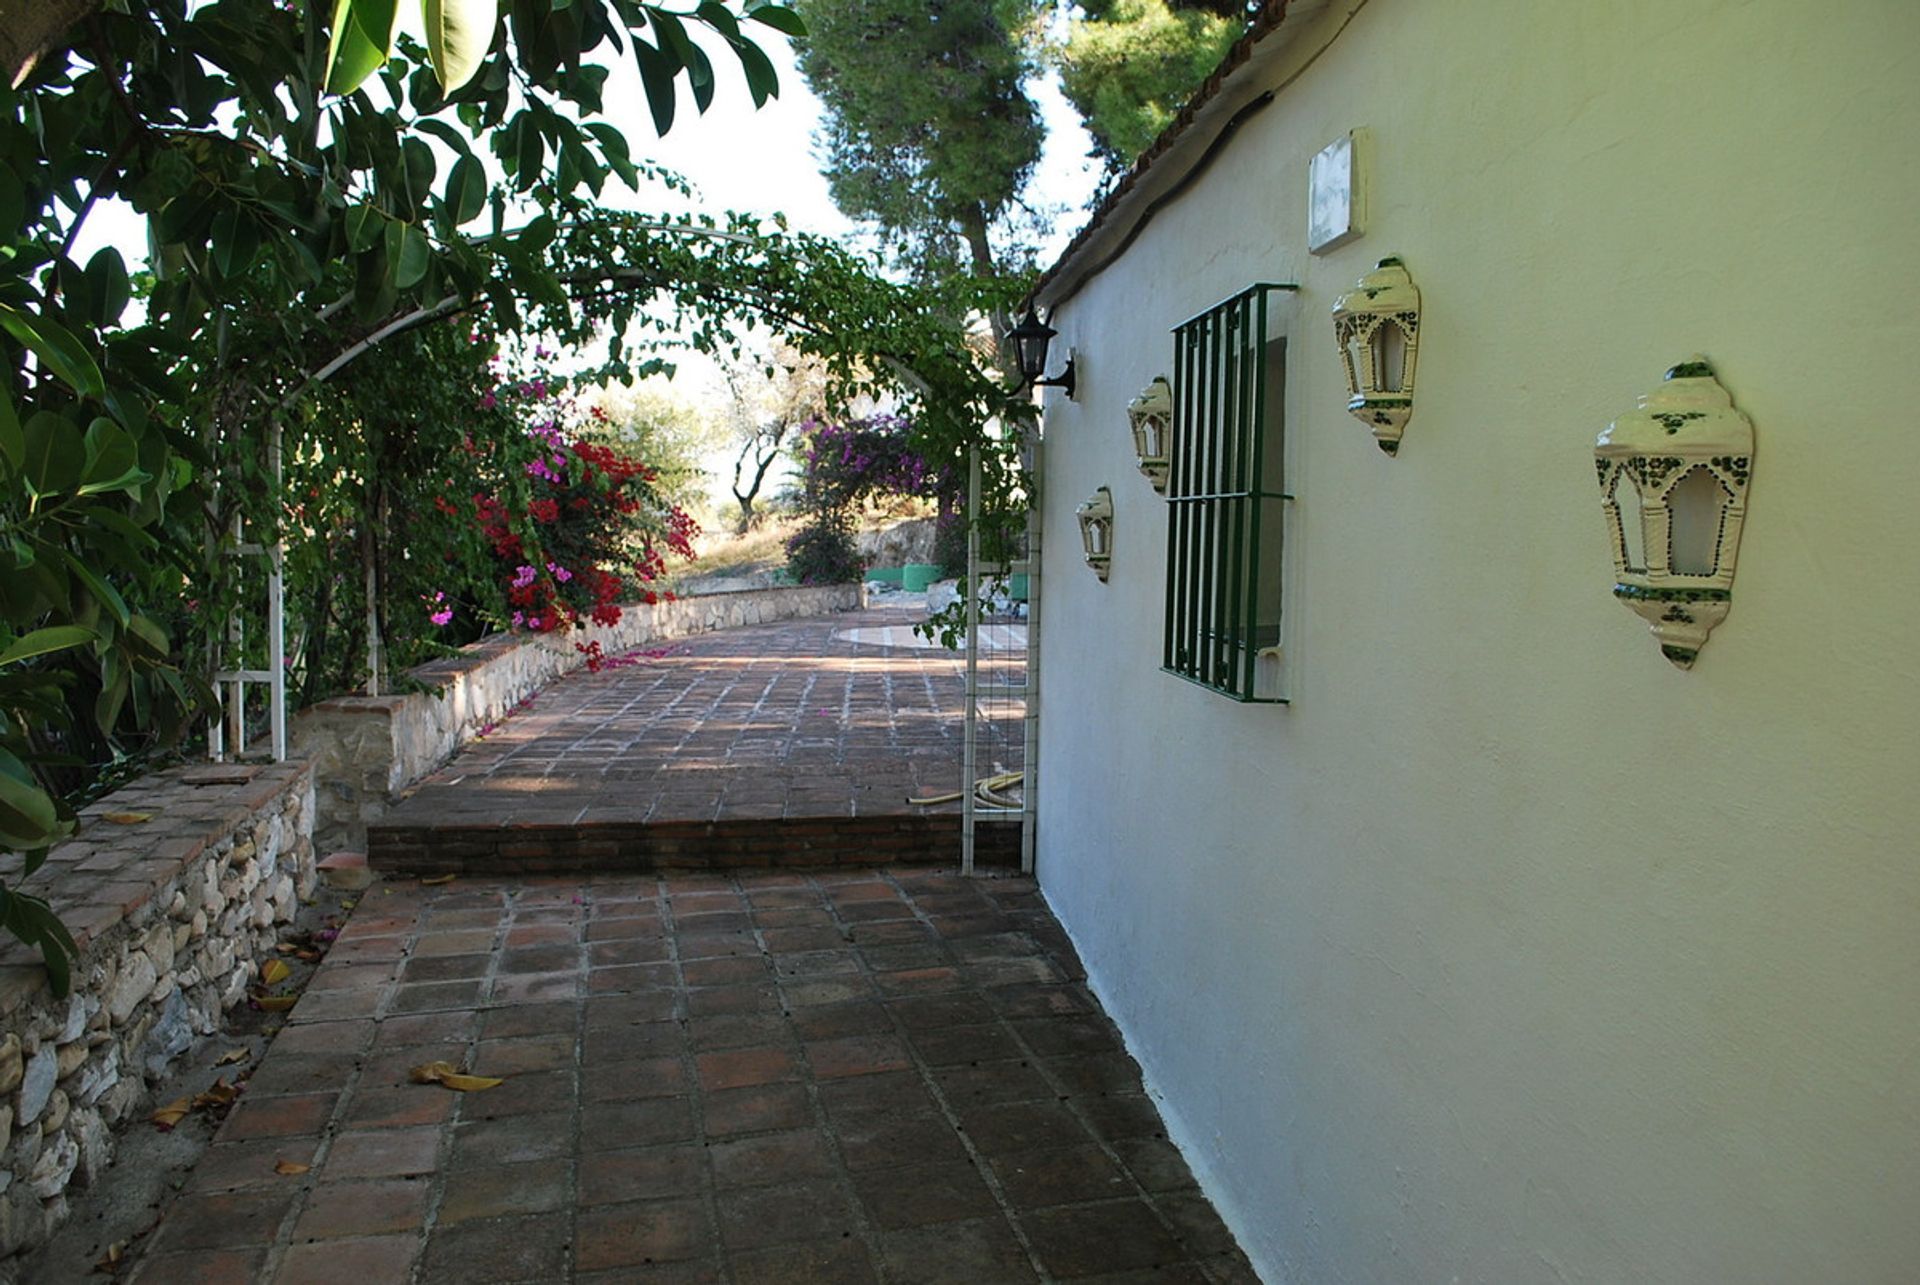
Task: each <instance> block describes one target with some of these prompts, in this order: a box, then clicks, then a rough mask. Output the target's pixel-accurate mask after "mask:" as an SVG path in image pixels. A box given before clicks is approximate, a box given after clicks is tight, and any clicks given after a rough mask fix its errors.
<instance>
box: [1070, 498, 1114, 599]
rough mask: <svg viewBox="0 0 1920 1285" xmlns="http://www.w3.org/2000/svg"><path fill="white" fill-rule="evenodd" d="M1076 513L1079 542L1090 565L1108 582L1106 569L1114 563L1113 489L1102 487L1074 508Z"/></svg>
mask: <svg viewBox="0 0 1920 1285" xmlns="http://www.w3.org/2000/svg"><path fill="white" fill-rule="evenodd" d="M1074 516H1075V517H1076V518H1078V519H1079V520H1080V544H1081V547H1082V549H1083V551H1084V552H1085V554H1086V558H1087V565H1088V566H1090V567H1092V568H1093V574H1095V575H1096V576H1099V577H1100V579H1101V582H1102V583H1105V581H1106V578H1107V568H1108V567H1109V566H1110V565H1112V562H1113V492H1111V491H1109V490H1108V489H1107V488H1106V487H1104V486H1103V487H1101V488H1100V489H1099V490H1097V491H1095V492H1094V493H1093V494H1092V495H1090V496H1088V497H1087V498H1086V500H1085V501H1083V502H1082V503H1081V505H1080V507H1079V508H1078V509H1076V510H1074Z"/></svg>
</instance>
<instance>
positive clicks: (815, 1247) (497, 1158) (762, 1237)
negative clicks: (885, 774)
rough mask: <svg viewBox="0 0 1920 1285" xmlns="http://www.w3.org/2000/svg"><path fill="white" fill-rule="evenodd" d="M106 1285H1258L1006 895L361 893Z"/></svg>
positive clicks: (1037, 917)
mask: <svg viewBox="0 0 1920 1285" xmlns="http://www.w3.org/2000/svg"><path fill="white" fill-rule="evenodd" d="M435 1060H446V1061H449V1062H453V1063H455V1064H456V1065H458V1066H461V1067H464V1068H466V1069H469V1070H472V1071H474V1072H476V1073H479V1074H484V1075H493V1076H502V1077H505V1082H504V1083H503V1084H501V1085H500V1086H499V1087H497V1088H493V1089H489V1090H486V1091H482V1092H477V1093H468V1094H461V1093H455V1092H452V1091H449V1090H447V1089H444V1088H441V1087H438V1086H434V1085H416V1084H412V1083H409V1081H408V1069H409V1068H411V1067H414V1066H416V1065H419V1064H422V1063H425V1062H430V1061H435ZM282 1161H285V1162H290V1164H291V1166H301V1165H305V1166H310V1168H308V1169H306V1170H305V1171H303V1172H295V1173H281V1172H278V1171H277V1170H276V1165H278V1164H279V1163H280V1162H282ZM131 1278H132V1279H134V1280H137V1281H141V1282H145V1283H147V1285H162V1283H164V1285H182V1283H184V1282H193V1281H210V1280H223V1281H224V1280H231V1281H275V1282H280V1283H282V1285H286V1283H288V1282H296V1281H315V1282H326V1283H327V1285H335V1283H337V1282H339V1281H343V1280H348V1281H364V1282H369V1283H371V1285H377V1283H383V1282H403V1281H415V1282H423V1283H424V1282H448V1283H449V1285H456V1283H457V1285H485V1283H486V1282H508V1281H515V1282H518V1281H526V1282H543V1283H544V1282H558V1281H582V1282H584V1281H620V1282H654V1281H662V1282H664V1281H674V1282H687V1281H736V1282H781V1283H790V1282H812V1281H823V1282H824V1281H833V1282H838V1281H874V1280H889V1281H903V1282H914V1283H915V1285H931V1283H934V1282H967V1283H975V1282H978V1283H984V1285H997V1283H999V1282H1017V1281H1034V1280H1052V1279H1075V1280H1080V1279H1090V1280H1100V1281H1113V1282H1119V1281H1169V1282H1172V1281H1249V1280H1252V1279H1253V1276H1252V1274H1251V1272H1250V1271H1249V1269H1248V1267H1247V1265H1246V1262H1245V1260H1244V1259H1243V1258H1242V1257H1241V1256H1240V1255H1239V1253H1238V1251H1237V1250H1236V1249H1235V1247H1234V1244H1233V1241H1232V1238H1231V1236H1230V1235H1229V1234H1228V1232H1227V1231H1226V1229H1225V1228H1224V1226H1223V1225H1222V1224H1221V1223H1220V1221H1219V1220H1218V1218H1217V1217H1216V1216H1215V1215H1214V1213H1213V1211H1212V1209H1211V1207H1210V1206H1209V1204H1208V1202H1207V1201H1206V1199H1205V1198H1204V1197H1203V1196H1202V1195H1201V1194H1200V1193H1199V1191H1198V1190H1197V1188H1196V1187H1195V1186H1194V1183H1193V1180H1192V1178H1191V1176H1190V1175H1189V1173H1188V1170H1187V1168H1186V1166H1185V1164H1184V1163H1183V1162H1182V1160H1181V1158H1180V1156H1179V1154H1178V1152H1177V1151H1175V1149H1174V1148H1173V1147H1172V1146H1171V1145H1169V1144H1168V1142H1167V1141H1166V1140H1165V1138H1164V1136H1163V1134H1162V1129H1161V1122H1160V1119H1159V1117H1158V1115H1157V1114H1156V1112H1155V1110H1154V1107H1153V1104H1152V1102H1151V1101H1150V1100H1149V1099H1148V1098H1147V1097H1146V1096H1144V1095H1143V1093H1142V1091H1141V1084H1140V1079H1139V1074H1138V1070H1137V1068H1136V1067H1135V1065H1134V1064H1133V1062H1132V1061H1131V1060H1130V1059H1129V1058H1128V1057H1127V1056H1126V1054H1125V1053H1124V1052H1123V1051H1122V1048H1121V1045H1120V1043H1119V1040H1118V1038H1117V1035H1116V1033H1115V1031H1114V1029H1113V1027H1112V1026H1111V1024H1110V1023H1109V1022H1108V1021H1107V1020H1106V1018H1105V1017H1104V1016H1103V1015H1102V1014H1101V1013H1100V1011H1099V1009H1098V1007H1097V1006H1096V1005H1095V1004H1094V1002H1093V1000H1092V998H1091V996H1090V994H1089V993H1088V991H1087V989H1086V988H1085V986H1084V985H1083V983H1082V978H1081V973H1080V969H1079V967H1078V964H1077V962H1076V960H1075V958H1074V956H1073V952H1072V949H1071V947H1070V946H1069V944H1068V943H1067V940H1066V938H1065V935H1064V934H1063V933H1062V932H1061V930H1060V928H1059V926H1058V925H1057V924H1056V923H1055V922H1054V920H1053V919H1052V917H1051V916H1050V915H1049V913H1048V912H1047V910H1046V909H1045V907H1044V905H1043V904H1042V902H1041V900H1040V898H1039V896H1038V893H1037V892H1036V890H1035V887H1034V885H1033V883H1032V881H1031V880H1027V879H1023V878H1017V877H1003V878H990V879H980V880H963V879H961V878H959V877H958V876H956V875H953V874H950V873H945V872H935V871H929V870H925V869H920V868H911V867H897V866H896V867H890V868H887V869H884V870H877V871H875V870H869V871H860V872H853V871H844V872H843V871H822V872H814V873H808V872H759V873H748V874H741V875H675V876H669V877H666V878H659V879H655V878H639V877H632V876H629V877H626V878H619V879H589V880H582V879H578V878H576V879H571V880H519V881H495V882H484V883H469V882H467V881H464V880H462V881H456V882H454V883H451V884H446V885H441V886H427V885H422V884H419V883H410V882H399V883H394V882H388V883H382V884H378V885H376V886H375V887H374V888H373V889H372V890H370V891H369V892H368V893H367V894H366V895H365V897H364V898H363V900H362V902H361V904H360V906H359V907H358V909H357V910H356V911H355V912H354V915H353V918H352V919H351V921H350V922H349V925H348V927H347V929H346V930H345V931H344V933H343V934H342V936H341V938H340V940H339V941H338V943H337V944H336V945H335V946H334V948H333V950H332V952H331V954H330V955H329V956H328V958H327V960H326V962H325V963H324V964H322V965H321V967H320V969H319V970H318V972H317V973H316V975H315V976H314V978H313V980H312V982H311V983H310V985H309V987H308V989H307V991H306V993H305V995H304V997H303V998H302V999H301V1000H300V1001H299V1003H298V1005H297V1006H296V1007H295V1008H294V1009H293V1010H292V1012H291V1014H290V1017H289V1021H288V1025H287V1027H286V1029H285V1030H284V1031H282V1032H281V1033H280V1035H279V1036H278V1037H277V1038H276V1040H275V1041H274V1043H273V1045H272V1047H271V1049H270V1051H269V1052H268V1053H267V1055H266V1056H265V1058H264V1059H263V1060H262V1062H261V1064H260V1065H259V1067H258V1069H257V1070H256V1071H255V1072H254V1073H253V1075H252V1077H251V1081H250V1083H249V1084H248V1086H247V1089H246V1091H245V1093H244V1095H243V1097H242V1099H241V1101H240V1103H239V1105H238V1106H237V1107H236V1108H235V1109H234V1110H233V1113H232V1115H231V1116H229V1117H228V1119H227V1120H226V1122H225V1123H224V1125H223V1126H222V1128H221V1130H220V1133H219V1135H218V1137H217V1139H216V1142H215V1145H214V1146H213V1147H212V1149H211V1150H210V1151H209V1152H207V1154H206V1155H205V1156H204V1157H203V1158H202V1160H201V1162H200V1163H199V1164H198V1166H197V1167H196V1168H195V1169H194V1171H193V1175H192V1178H191V1180H190V1181H189V1183H188V1186H187V1188H186V1190H185V1191H184V1192H183V1193H182V1194H181V1195H180V1196H178V1197H177V1198H176V1199H175V1200H174V1201H173V1202H172V1204H171V1205H170V1207H169V1208H168V1209H167V1210H166V1212H165V1215H164V1217H163V1218H162V1220H161V1222H160V1223H159V1225H158V1228H157V1229H156V1230H155V1232H154V1233H153V1234H152V1235H151V1236H150V1237H148V1238H147V1240H146V1244H145V1247H144V1250H143V1254H142V1257H141V1259H140V1260H139V1262H138V1263H137V1264H136V1266H135V1268H134V1271H133V1273H132V1276H131Z"/></svg>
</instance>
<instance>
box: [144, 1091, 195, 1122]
mask: <svg viewBox="0 0 1920 1285" xmlns="http://www.w3.org/2000/svg"><path fill="white" fill-rule="evenodd" d="M192 1110H193V1101H192V1099H190V1098H180V1099H178V1100H176V1101H173V1102H169V1103H167V1105H165V1106H163V1107H161V1108H160V1109H159V1110H158V1111H155V1112H154V1113H153V1115H152V1116H150V1117H149V1118H150V1119H151V1120H152V1121H153V1122H154V1124H156V1125H158V1126H159V1127H160V1128H161V1129H172V1128H173V1126H174V1125H176V1124H179V1123H180V1122H181V1121H182V1120H184V1119H186V1118H187V1115H188V1114H189V1113H190V1112H191V1111H192Z"/></svg>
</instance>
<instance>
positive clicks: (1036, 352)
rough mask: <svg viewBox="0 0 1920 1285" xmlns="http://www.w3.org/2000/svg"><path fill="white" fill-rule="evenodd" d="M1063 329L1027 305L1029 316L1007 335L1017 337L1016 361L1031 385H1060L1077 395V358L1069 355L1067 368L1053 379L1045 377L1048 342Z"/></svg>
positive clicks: (1069, 392)
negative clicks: (1075, 389)
mask: <svg viewBox="0 0 1920 1285" xmlns="http://www.w3.org/2000/svg"><path fill="white" fill-rule="evenodd" d="M1059 333H1060V332H1059V331H1057V330H1055V329H1054V328H1053V327H1052V326H1049V325H1048V324H1047V323H1046V322H1044V321H1042V320H1040V317H1039V315H1038V314H1037V313H1035V312H1034V310H1033V305H1032V304H1031V303H1029V304H1028V305H1027V315H1026V316H1024V317H1022V318H1021V319H1020V324H1019V325H1017V326H1015V327H1014V328H1013V329H1012V330H1009V331H1008V332H1007V338H1009V339H1011V340H1013V355H1014V360H1015V361H1016V362H1018V363H1019V366H1020V381H1021V383H1023V384H1025V385H1026V386H1027V387H1028V388H1060V389H1064V390H1065V391H1066V394H1067V396H1068V397H1072V396H1073V358H1072V357H1068V358H1067V368H1066V369H1065V370H1063V371H1061V372H1060V373H1059V374H1058V375H1055V376H1052V377H1051V378H1046V377H1044V376H1045V375H1046V369H1047V345H1049V344H1051V343H1052V342H1053V337H1054V336H1055V335H1057V334H1059Z"/></svg>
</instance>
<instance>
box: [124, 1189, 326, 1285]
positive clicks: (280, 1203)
mask: <svg viewBox="0 0 1920 1285" xmlns="http://www.w3.org/2000/svg"><path fill="white" fill-rule="evenodd" d="M299 1196H300V1188H299V1187H298V1186H297V1185H295V1184H291V1183H288V1184H283V1185H281V1186H276V1187H265V1188H257V1187H255V1188H247V1189H244V1190H241V1191H231V1192H220V1193H210V1194H204V1195H199V1194H190V1195H183V1196H181V1197H179V1198H178V1199H177V1200H175V1201H174V1202H173V1203H172V1204H171V1205H168V1206H167V1209H166V1216H165V1218H164V1219H163V1220H162V1222H161V1225H160V1228H159V1230H158V1231H157V1232H156V1233H155V1234H154V1238H153V1241H152V1244H151V1246H150V1249H151V1251H152V1252H153V1253H158V1254H172V1253H178V1252H181V1251H188V1250H208V1249H230V1248H246V1249H251V1248H253V1247H256V1246H260V1245H265V1244H269V1243H271V1242H272V1240H273V1238H274V1235H275V1233H276V1232H277V1231H278V1230H279V1228H280V1225H281V1223H282V1222H284V1221H285V1219H286V1216H287V1214H288V1213H289V1212H291V1211H292V1209H293V1206H294V1202H295V1201H296V1200H298V1199H299ZM155 1279H159V1278H155Z"/></svg>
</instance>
